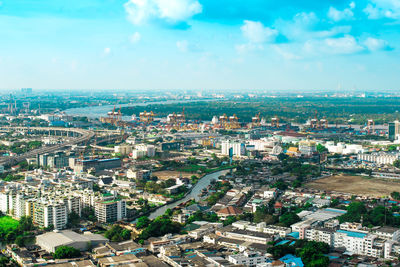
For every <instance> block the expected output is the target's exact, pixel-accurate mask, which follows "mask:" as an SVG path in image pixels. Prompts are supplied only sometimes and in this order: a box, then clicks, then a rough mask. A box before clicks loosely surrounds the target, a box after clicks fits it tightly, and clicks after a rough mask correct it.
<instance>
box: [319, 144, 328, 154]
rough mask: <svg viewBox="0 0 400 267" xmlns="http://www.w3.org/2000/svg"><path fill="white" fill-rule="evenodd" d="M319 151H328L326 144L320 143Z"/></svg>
mask: <svg viewBox="0 0 400 267" xmlns="http://www.w3.org/2000/svg"><path fill="white" fill-rule="evenodd" d="M317 151H318V152H319V153H323V152H327V151H328V149H327V148H326V147H325V146H323V145H322V144H318V145H317Z"/></svg>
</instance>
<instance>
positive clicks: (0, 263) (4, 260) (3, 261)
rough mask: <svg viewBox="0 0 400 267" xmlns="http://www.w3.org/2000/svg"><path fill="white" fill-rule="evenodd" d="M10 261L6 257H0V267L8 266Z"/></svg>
mask: <svg viewBox="0 0 400 267" xmlns="http://www.w3.org/2000/svg"><path fill="white" fill-rule="evenodd" d="M9 262H10V260H9V259H8V258H7V257H5V256H0V266H7V264H8V263H9Z"/></svg>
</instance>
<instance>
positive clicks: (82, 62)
mask: <svg viewBox="0 0 400 267" xmlns="http://www.w3.org/2000/svg"><path fill="white" fill-rule="evenodd" d="M399 41H400V0H359V1H356V0H355V1H344V0H329V1H328V0H318V1H315V0H301V1H299V0H280V1H272V0H68V1H65V0H0V88H2V89H10V88H20V87H33V88H43V89H53V88H54V89H64V88H66V89H80V88H85V89H92V88H93V89H96V88H98V89H105V88H109V89H199V90H201V89H233V90H245V89H263V90H296V91H301V90H307V91H310V90H342V91H346V90H354V89H357V90H368V91H370V90H393V91H395V90H398V89H399V87H400V53H399V48H400V47H399V44H400V42H399Z"/></svg>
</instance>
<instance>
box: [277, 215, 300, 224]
mask: <svg viewBox="0 0 400 267" xmlns="http://www.w3.org/2000/svg"><path fill="white" fill-rule="evenodd" d="M299 221H300V217H299V216H297V214H296V213H294V212H288V213H285V214H283V215H282V216H281V217H280V218H279V222H280V223H281V224H283V225H284V226H286V227H289V226H290V225H292V224H294V223H297V222H299Z"/></svg>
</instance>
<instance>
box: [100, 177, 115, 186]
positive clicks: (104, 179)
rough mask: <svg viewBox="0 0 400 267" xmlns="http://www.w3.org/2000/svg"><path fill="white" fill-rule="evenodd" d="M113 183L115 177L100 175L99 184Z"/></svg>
mask: <svg viewBox="0 0 400 267" xmlns="http://www.w3.org/2000/svg"><path fill="white" fill-rule="evenodd" d="M112 183H113V178H112V177H110V176H105V177H100V179H99V185H101V186H104V185H110V184H112Z"/></svg>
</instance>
